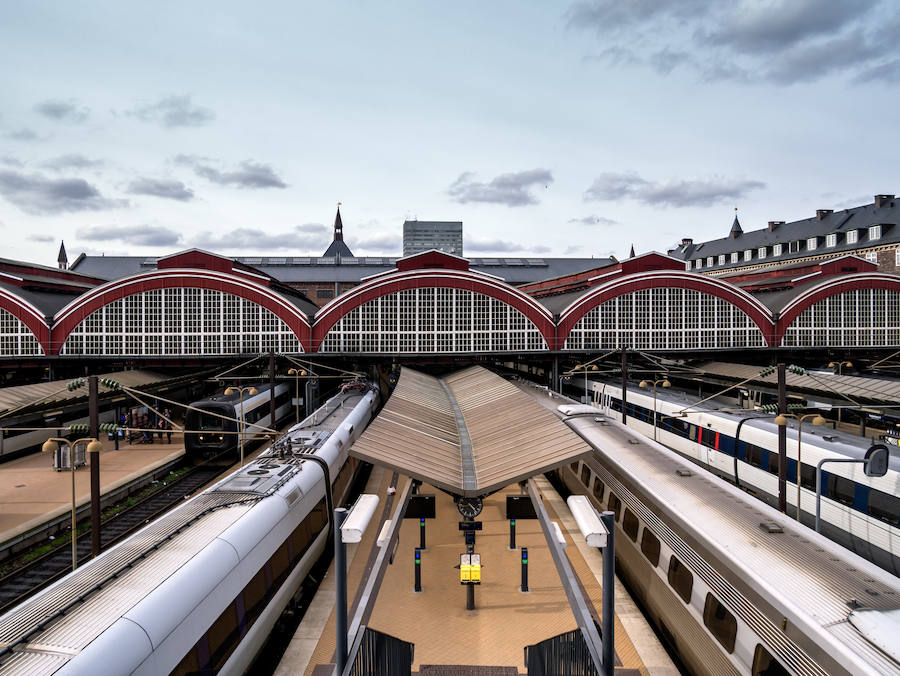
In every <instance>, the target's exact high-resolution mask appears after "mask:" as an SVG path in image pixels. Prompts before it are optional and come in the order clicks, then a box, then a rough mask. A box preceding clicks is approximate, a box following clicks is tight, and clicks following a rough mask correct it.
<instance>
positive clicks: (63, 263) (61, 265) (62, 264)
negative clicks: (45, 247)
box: [56, 240, 69, 270]
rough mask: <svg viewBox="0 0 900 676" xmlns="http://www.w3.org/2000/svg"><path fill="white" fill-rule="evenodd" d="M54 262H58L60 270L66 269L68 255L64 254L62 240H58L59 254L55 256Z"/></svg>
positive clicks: (64, 249)
mask: <svg viewBox="0 0 900 676" xmlns="http://www.w3.org/2000/svg"><path fill="white" fill-rule="evenodd" d="M56 262H57V263H59V269H60V270H67V269H68V267H69V257H68V256H66V243H65V242H64V241H62V240H60V241H59V255H58V256H57V257H56Z"/></svg>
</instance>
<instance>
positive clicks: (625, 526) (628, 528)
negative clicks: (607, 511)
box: [622, 509, 640, 542]
mask: <svg viewBox="0 0 900 676" xmlns="http://www.w3.org/2000/svg"><path fill="white" fill-rule="evenodd" d="M639 528H640V523H638V518H637V517H636V516H635V515H634V514H633V513H632V511H631V510H630V509H626V510H625V516H623V517H622V530H624V531H625V535H627V536H628V537H630V538H631V541H632V542H637V534H638V529H639Z"/></svg>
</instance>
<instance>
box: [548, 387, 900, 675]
mask: <svg viewBox="0 0 900 676" xmlns="http://www.w3.org/2000/svg"><path fill="white" fill-rule="evenodd" d="M629 399H630V393H629ZM559 411H560V416H561V417H562V419H563V420H564V421H565V423H566V424H567V425H568V426H569V427H571V428H572V429H573V430H574V431H575V432H576V433H578V434H579V435H580V436H581V437H582V438H583V439H584V440H585V441H586V442H587V443H588V445H589V446H590V447H591V448H592V450H593V452H592V453H591V454H590V455H589V456H588V457H587V458H586V459H583V460H579V461H576V462H573V463H571V464H568V465H565V466H563V467H562V468H560V469H559V470H558V475H559V477H560V478H561V480H562V481H563V482H564V483H565V485H566V487H567V488H568V489H569V490H571V491H572V492H575V493H578V494H584V495H587V496H588V497H589V498H590V499H591V501H592V503H593V504H594V505H595V507H596V508H597V509H598V510H599V511H606V510H608V511H611V512H613V515H614V518H615V523H616V526H615V529H616V531H615V556H616V564H617V571H618V573H619V576H620V578H622V579H623V581H624V582H625V583H626V585H627V586H628V588H629V590H630V591H631V592H632V594H633V595H634V596H635V597H636V598H637V599H638V600H639V601H640V603H641V604H642V606H643V608H644V610H645V613H646V615H647V617H648V619H649V621H650V622H651V623H652V624H654V625H655V626H656V627H657V629H658V632H659V634H660V636H661V638H662V639H663V642H664V643H666V644H667V645H668V647H669V648H670V650H671V651H672V652H673V653H674V654H676V655H677V656H678V658H679V659H680V660H681V662H682V663H683V665H684V666H685V667H686V669H687V670H688V671H690V672H691V673H695V674H704V675H709V676H722V675H728V674H752V675H753V676H782V675H786V674H796V675H799V674H803V675H812V674H815V675H819V676H825V675H826V674H827V675H829V676H831V675H851V674H852V675H854V676H855V675H858V674H898V673H900V644H898V642H897V640H896V637H897V636H898V632H900V580H898V579H897V578H896V577H894V576H893V575H891V574H890V573H888V572H887V571H885V570H882V569H881V568H879V567H877V566H875V565H874V564H872V563H870V562H868V561H865V560H863V559H862V558H861V557H859V556H857V555H855V554H853V553H852V552H849V551H847V550H846V549H844V548H842V547H841V546H839V545H838V544H836V543H834V542H832V541H831V540H829V539H827V538H825V537H824V536H822V535H819V534H817V533H815V532H814V531H812V530H810V529H808V528H806V527H804V526H802V525H800V524H797V523H796V522H795V521H794V520H792V519H790V518H788V517H787V516H786V515H784V514H782V513H780V512H778V511H777V510H775V509H773V508H772V507H770V506H768V505H766V504H764V503H762V502H760V501H759V500H756V499H755V498H753V497H752V496H749V495H747V494H746V493H745V492H743V491H741V490H739V489H738V488H737V487H735V486H732V485H730V484H728V483H726V482H724V481H722V480H721V479H719V478H718V477H716V476H714V475H713V474H712V473H711V472H709V471H707V470H705V469H703V468H701V467H698V466H697V465H696V464H695V463H691V462H690V461H688V460H687V459H686V458H684V457H683V456H682V455H680V454H678V453H675V452H674V451H672V450H670V449H668V448H666V447H664V446H662V445H661V444H659V443H657V442H654V441H653V440H652V439H649V438H647V437H644V436H643V435H641V434H639V433H638V432H636V431H635V430H632V429H629V428H628V427H626V426H624V425H622V424H621V423H619V422H618V421H616V420H615V419H614V417H613V416H606V415H602V414H600V412H598V411H597V410H596V409H595V408H593V407H590V406H585V405H580V404H574V402H573V403H572V404H571V405H563V406H559Z"/></svg>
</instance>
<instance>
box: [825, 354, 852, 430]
mask: <svg viewBox="0 0 900 676" xmlns="http://www.w3.org/2000/svg"><path fill="white" fill-rule="evenodd" d="M835 366H836V367H837V370H838V375H839V376H840V375H843V373H842V371H843V370H844V367H845V366H849V367H850V368H853V362H852V361H830V362H828V368H830V369H833V368H834V367H835ZM838 422H839V423H840V422H841V407H840V406H838Z"/></svg>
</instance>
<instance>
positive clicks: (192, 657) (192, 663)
mask: <svg viewBox="0 0 900 676" xmlns="http://www.w3.org/2000/svg"><path fill="white" fill-rule="evenodd" d="M201 640H202V639H201ZM198 652H199V651H198V650H197V646H196V645H195V646H194V647H193V648H191V649H190V650H189V651H188V654H187V655H185V656H184V659H183V660H181V662H179V663H178V666H176V667H175V668H174V669H173V670H172V673H171V674H169V676H188V674H199V673H200V657H199V656H198Z"/></svg>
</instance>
